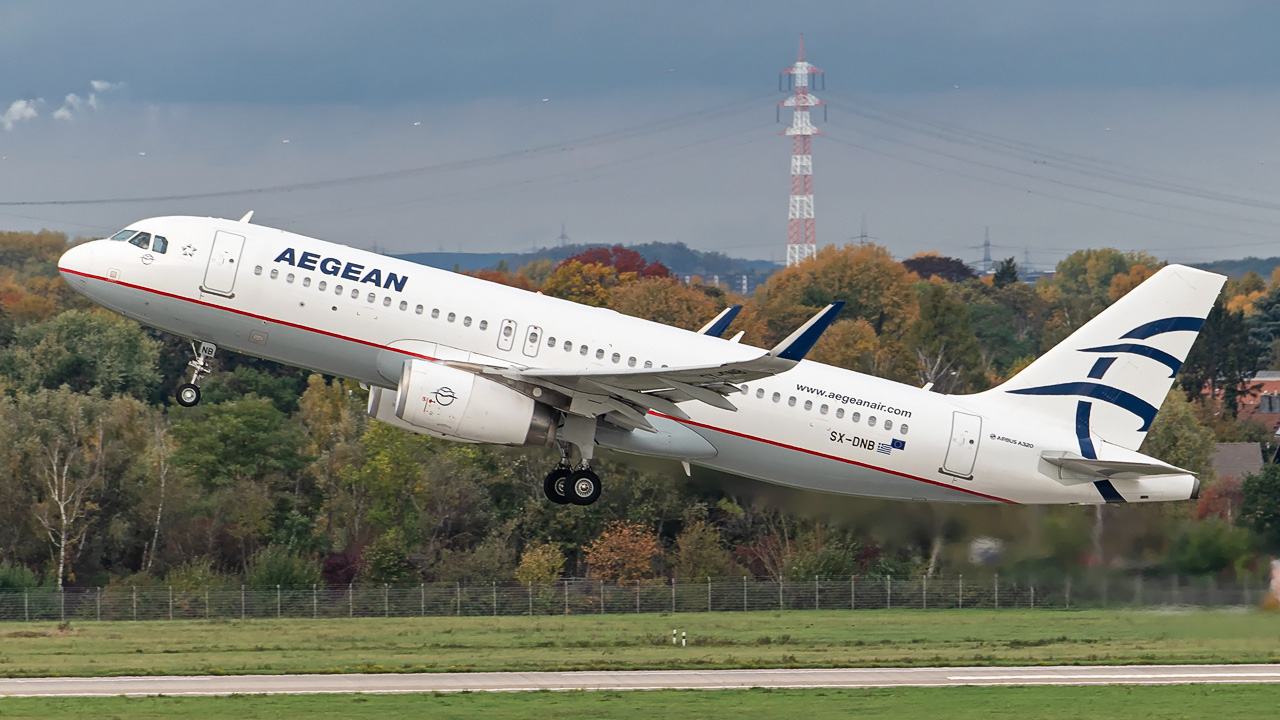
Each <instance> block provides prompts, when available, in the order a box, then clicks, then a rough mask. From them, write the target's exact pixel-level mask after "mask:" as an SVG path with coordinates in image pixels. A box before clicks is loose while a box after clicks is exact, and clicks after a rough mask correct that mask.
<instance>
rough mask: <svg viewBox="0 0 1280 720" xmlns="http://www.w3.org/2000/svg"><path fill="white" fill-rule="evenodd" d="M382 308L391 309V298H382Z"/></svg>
mask: <svg viewBox="0 0 1280 720" xmlns="http://www.w3.org/2000/svg"><path fill="white" fill-rule="evenodd" d="M382 307H391V296H390V295H388V296H387V297H384V298H382Z"/></svg>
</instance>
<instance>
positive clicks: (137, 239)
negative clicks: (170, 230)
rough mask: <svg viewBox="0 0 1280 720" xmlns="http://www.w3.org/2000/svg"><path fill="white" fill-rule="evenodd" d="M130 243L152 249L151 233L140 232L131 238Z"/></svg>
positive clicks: (144, 248)
mask: <svg viewBox="0 0 1280 720" xmlns="http://www.w3.org/2000/svg"><path fill="white" fill-rule="evenodd" d="M129 244H130V245H137V246H138V247H140V248H142V249H143V250H150V249H151V233H143V232H140V233H138V234H137V235H134V236H133V238H132V239H131V240H129Z"/></svg>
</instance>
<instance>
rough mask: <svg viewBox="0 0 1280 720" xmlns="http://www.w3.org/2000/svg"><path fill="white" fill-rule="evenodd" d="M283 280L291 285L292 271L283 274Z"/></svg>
mask: <svg viewBox="0 0 1280 720" xmlns="http://www.w3.org/2000/svg"><path fill="white" fill-rule="evenodd" d="M284 281H285V282H287V283H289V284H290V285H292V284H293V273H289V274H288V275H286V276H285V278H284Z"/></svg>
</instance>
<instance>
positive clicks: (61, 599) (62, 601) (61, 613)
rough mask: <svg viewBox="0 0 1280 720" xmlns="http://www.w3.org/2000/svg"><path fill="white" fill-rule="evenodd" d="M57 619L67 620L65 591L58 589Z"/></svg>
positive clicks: (64, 589)
mask: <svg viewBox="0 0 1280 720" xmlns="http://www.w3.org/2000/svg"><path fill="white" fill-rule="evenodd" d="M58 619H59V620H66V619H67V589H66V588H58Z"/></svg>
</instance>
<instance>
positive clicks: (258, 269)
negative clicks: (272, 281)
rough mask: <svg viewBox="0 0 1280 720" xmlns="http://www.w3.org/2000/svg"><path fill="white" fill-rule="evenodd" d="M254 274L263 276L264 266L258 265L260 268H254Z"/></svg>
mask: <svg viewBox="0 0 1280 720" xmlns="http://www.w3.org/2000/svg"><path fill="white" fill-rule="evenodd" d="M253 274H254V275H261V274H262V266H261V265H258V266H256V267H254V268H253Z"/></svg>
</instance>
